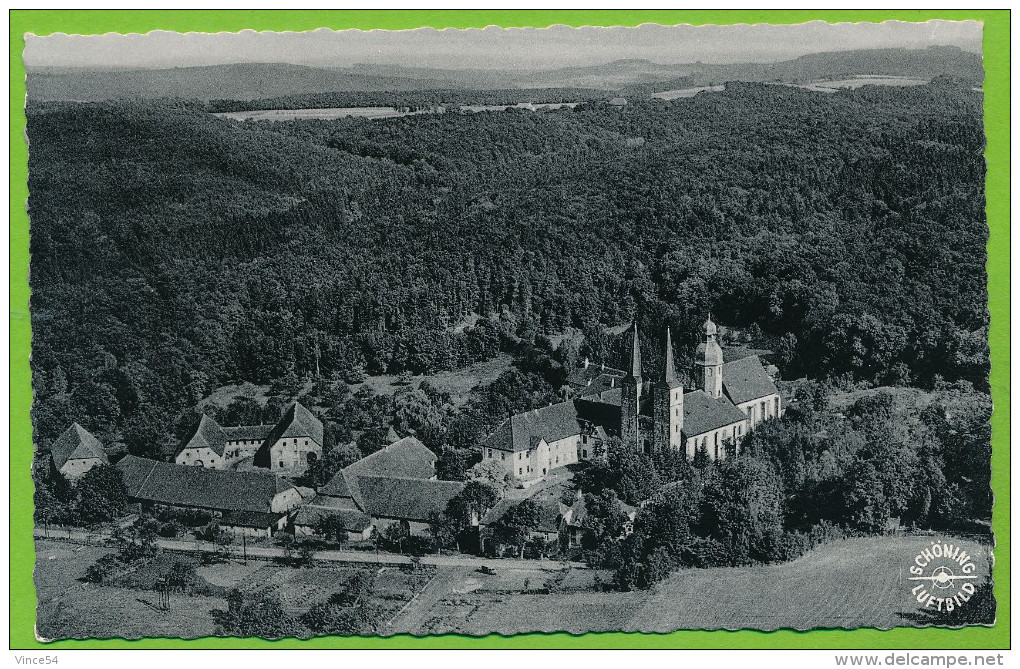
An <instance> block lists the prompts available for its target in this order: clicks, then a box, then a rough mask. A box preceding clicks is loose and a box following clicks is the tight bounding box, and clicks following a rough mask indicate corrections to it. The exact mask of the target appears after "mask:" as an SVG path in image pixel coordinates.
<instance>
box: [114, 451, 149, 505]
mask: <svg viewBox="0 0 1020 669" xmlns="http://www.w3.org/2000/svg"><path fill="white" fill-rule="evenodd" d="M157 464H158V461H157V460H150V459H149V458H140V457H138V456H136V455H125V456H124V458H123V459H121V461H120V462H118V463H117V464H116V467H117V469H118V470H120V476H121V478H122V479H124V488H125V489H126V490H127V495H128V497H137V494H136V493H137V492H138V491H139V489H141V487H142V485H144V484H145V479H147V478H149V475H150V474H152V470H153V469H155V468H156V465H157Z"/></svg>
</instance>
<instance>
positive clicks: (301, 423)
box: [255, 402, 323, 472]
mask: <svg viewBox="0 0 1020 669" xmlns="http://www.w3.org/2000/svg"><path fill="white" fill-rule="evenodd" d="M322 435H323V429H322V421H320V420H319V419H318V418H316V417H315V415H314V414H313V413H312V412H311V411H309V410H308V409H306V408H305V407H304V406H302V405H301V403H300V402H294V403H293V404H291V405H290V406H289V407H288V408H287V410H286V411H285V412H284V413H283V417H282V418H281V419H280V422H279V423H277V424H276V427H274V428H273V429H272V431H270V432H269V434H268V435H266V438H265V440H264V441H263V442H262V445H261V446H259V448H258V450H257V451H256V452H255V466H256V467H262V468H265V469H269V470H270V471H274V472H283V471H287V472H291V471H303V470H304V469H306V468H307V467H308V463H309V462H311V461H312V460H314V459H316V458H321V457H322V442H323V436H322Z"/></svg>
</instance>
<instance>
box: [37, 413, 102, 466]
mask: <svg viewBox="0 0 1020 669" xmlns="http://www.w3.org/2000/svg"><path fill="white" fill-rule="evenodd" d="M50 456H51V457H52V458H53V465H54V466H55V467H56V468H57V469H58V470H59V469H60V468H61V467H63V466H64V465H65V464H67V461H68V460H88V459H93V458H95V459H98V460H101V461H102V462H105V463H109V462H110V461H109V459H108V458H107V457H106V451H105V450H103V444H102V442H100V441H99V440H98V439H96V437H95V436H94V435H93V434H92V433H91V432H89V431H88V430H86V429H85V428H83V427H82V426H81V425H79V424H78V423H74V424H72V425H71V427H69V428H67V429H66V430H64V433H63V434H61V435H60V436H59V437H57V438H56V439H55V440H54V441H53V443H52V444H51V445H50Z"/></svg>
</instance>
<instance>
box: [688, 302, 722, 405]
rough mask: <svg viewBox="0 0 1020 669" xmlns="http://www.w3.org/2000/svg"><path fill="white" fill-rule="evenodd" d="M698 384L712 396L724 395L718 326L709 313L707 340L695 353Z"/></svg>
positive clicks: (706, 325) (706, 328)
mask: <svg viewBox="0 0 1020 669" xmlns="http://www.w3.org/2000/svg"><path fill="white" fill-rule="evenodd" d="M694 359H695V365H696V368H695V372H696V375H697V377H698V385H699V386H700V387H701V389H702V390H704V391H705V392H706V393H708V394H709V395H711V396H712V397H722V364H723V356H722V349H721V348H719V343H718V342H717V341H716V327H715V323H713V322H712V316H711V315H709V317H708V320H707V321H705V340H704V341H703V342H702V343H700V344H698V350H697V352H696V353H695V355H694Z"/></svg>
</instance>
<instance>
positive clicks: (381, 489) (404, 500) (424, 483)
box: [357, 476, 464, 522]
mask: <svg viewBox="0 0 1020 669" xmlns="http://www.w3.org/2000/svg"><path fill="white" fill-rule="evenodd" d="M357 479H358V484H357V485H358V489H359V490H360V491H361V495H362V498H363V499H364V500H365V513H367V514H369V515H370V516H372V517H374V518H395V519H399V520H414V521H418V522H427V521H428V519H429V514H430V513H431V512H432V511H444V510H445V509H446V505H447V504H448V503H449V501H450V500H451V499H453V498H454V497H456V496H457V495H458V494H459V493H460V491H461V490H463V489H464V484H463V483H460V482H457V481H431V480H428V479H399V478H391V477H384V476H359V477H357Z"/></svg>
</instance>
